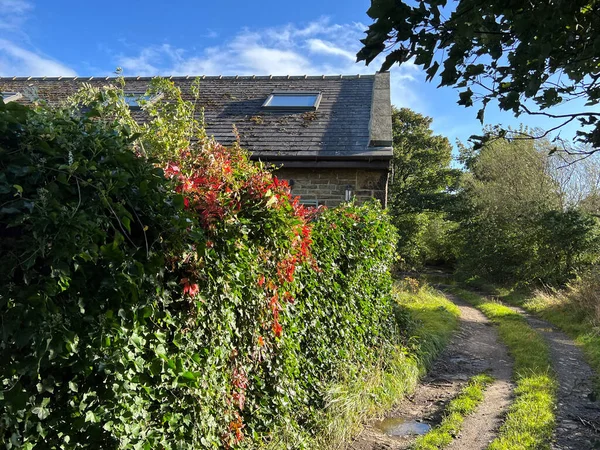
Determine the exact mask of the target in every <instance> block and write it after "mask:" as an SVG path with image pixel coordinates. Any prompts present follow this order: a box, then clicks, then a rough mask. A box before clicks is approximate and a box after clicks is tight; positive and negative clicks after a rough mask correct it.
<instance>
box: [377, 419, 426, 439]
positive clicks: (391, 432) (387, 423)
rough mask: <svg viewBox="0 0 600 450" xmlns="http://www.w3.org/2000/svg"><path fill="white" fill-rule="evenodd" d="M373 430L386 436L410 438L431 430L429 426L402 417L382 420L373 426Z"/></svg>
mask: <svg viewBox="0 0 600 450" xmlns="http://www.w3.org/2000/svg"><path fill="white" fill-rule="evenodd" d="M374 426H375V428H377V429H378V430H379V431H382V432H383V433H385V434H387V435H388V436H412V435H417V434H425V433H427V432H428V431H429V430H431V425H429V424H427V423H425V422H417V421H415V420H407V419H403V418H402V417H391V418H389V419H383V420H380V421H378V422H375V424H374Z"/></svg>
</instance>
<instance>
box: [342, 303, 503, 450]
mask: <svg viewBox="0 0 600 450" xmlns="http://www.w3.org/2000/svg"><path fill="white" fill-rule="evenodd" d="M446 296H447V297H448V298H449V299H451V300H452V301H453V302H454V303H456V305H457V306H458V307H459V308H460V312H461V316H460V329H459V331H458V333H457V334H456V335H455V336H454V338H453V339H452V341H451V342H450V344H449V345H448V347H447V348H446V350H445V351H444V352H443V353H442V355H441V356H440V358H439V359H438V360H437V361H436V362H435V363H434V365H433V367H432V368H431V370H430V372H429V375H427V376H426V377H425V378H424V379H423V381H422V382H421V384H419V386H418V387H417V389H416V390H415V392H414V393H413V395H411V396H409V397H407V398H406V399H404V400H403V401H402V402H401V403H400V404H399V405H398V406H397V407H396V408H395V409H393V410H392V411H390V412H389V413H388V414H387V415H386V417H402V418H405V419H407V420H418V421H421V420H423V421H426V422H428V423H430V424H432V425H437V424H438V423H439V422H440V420H441V417H442V414H443V411H444V408H445V406H446V404H447V403H448V402H449V401H450V400H451V399H452V398H453V397H454V396H455V395H456V394H457V393H458V391H459V390H460V389H461V388H462V387H463V386H464V385H465V383H466V381H467V380H468V378H469V377H471V376H473V375H476V374H478V373H481V372H484V371H487V372H488V373H489V374H490V375H492V376H493V377H494V378H495V379H496V381H495V382H494V383H493V384H492V385H490V386H489V387H488V389H487V390H486V393H485V397H484V400H483V402H482V403H481V404H480V406H479V408H478V409H477V411H475V413H473V414H472V415H470V416H468V417H467V418H466V419H465V421H464V423H463V427H462V431H461V432H460V434H459V435H458V436H457V438H456V439H455V440H454V442H453V443H452V445H451V446H450V447H449V448H451V449H453V450H483V449H485V448H486V447H487V445H488V444H489V442H490V441H491V440H493V438H494V437H495V435H496V431H497V429H498V428H499V426H500V424H501V421H502V418H503V416H504V414H505V412H506V410H507V408H508V405H509V403H510V400H511V395H512V383H511V376H512V361H511V360H510V357H509V356H508V352H507V350H506V347H505V346H504V345H503V344H502V343H501V342H500V341H499V338H498V335H497V332H496V330H495V328H493V327H492V326H491V324H490V322H489V320H488V319H487V318H486V317H485V316H484V315H483V314H482V313H481V312H479V311H478V310H477V309H475V308H473V307H472V306H470V305H468V304H466V303H465V302H463V301H461V300H460V299H458V298H456V297H454V296H451V295H450V294H446ZM414 440H415V437H414V436H412V437H405V438H396V437H390V436H387V435H385V434H384V433H383V432H381V431H379V430H378V429H377V428H375V427H374V426H373V424H369V425H367V426H366V427H365V429H364V430H363V432H362V433H361V434H360V435H359V436H358V437H357V439H356V440H355V441H354V442H353V443H352V444H351V445H350V446H349V449H351V450H384V449H385V450H401V449H406V448H408V447H410V445H411V444H412V443H414Z"/></svg>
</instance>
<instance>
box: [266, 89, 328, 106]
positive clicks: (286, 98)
mask: <svg viewBox="0 0 600 450" xmlns="http://www.w3.org/2000/svg"><path fill="white" fill-rule="evenodd" d="M320 102H321V93H320V92H301V91H275V92H273V93H272V94H271V95H269V97H268V98H267V100H266V101H265V102H264V103H263V108H265V109H276V110H292V111H316V109H317V108H318V107H319V103H320Z"/></svg>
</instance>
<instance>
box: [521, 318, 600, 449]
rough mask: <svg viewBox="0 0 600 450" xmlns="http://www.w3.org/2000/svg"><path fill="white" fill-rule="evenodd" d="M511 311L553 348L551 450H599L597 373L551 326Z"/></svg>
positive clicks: (577, 348)
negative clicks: (554, 384)
mask: <svg viewBox="0 0 600 450" xmlns="http://www.w3.org/2000/svg"><path fill="white" fill-rule="evenodd" d="M511 308H512V309H513V310H515V311H517V312H519V313H520V314H522V315H523V316H524V317H525V318H526V319H527V322H528V323H529V326H531V327H532V328H534V329H535V330H536V331H537V332H538V333H540V334H541V335H542V336H544V338H545V340H546V342H547V343H548V347H549V348H550V358H551V360H552V363H553V369H554V371H555V372H556V376H557V378H558V384H559V387H558V393H557V408H556V430H555V433H554V442H553V444H552V449H553V450H592V449H600V399H598V398H597V396H596V394H595V393H594V386H593V383H594V372H593V370H592V368H591V367H590V366H589V365H588V364H587V363H586V362H585V360H584V357H583V353H582V351H581V349H580V348H579V347H577V345H575V343H574V342H573V341H572V340H571V339H570V338H569V337H568V336H567V335H565V334H564V333H562V332H560V331H559V330H557V329H556V328H555V327H553V326H552V325H551V324H549V323H548V322H545V321H543V320H540V319H538V318H536V317H533V316H531V315H530V314H528V313H527V312H526V311H524V310H523V309H521V308H517V307H512V306H511Z"/></svg>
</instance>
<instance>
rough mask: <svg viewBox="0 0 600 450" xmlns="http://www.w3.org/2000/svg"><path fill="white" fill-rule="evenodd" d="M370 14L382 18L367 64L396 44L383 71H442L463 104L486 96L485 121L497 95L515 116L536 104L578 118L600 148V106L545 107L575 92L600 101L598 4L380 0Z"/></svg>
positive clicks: (587, 138)
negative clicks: (407, 66)
mask: <svg viewBox="0 0 600 450" xmlns="http://www.w3.org/2000/svg"><path fill="white" fill-rule="evenodd" d="M449 3H452V9H450V8H449ZM367 13H368V14H369V16H370V17H371V18H373V19H374V20H375V22H374V23H373V24H372V25H371V26H370V27H369V29H368V31H367V32H366V33H367V37H366V38H365V39H363V40H362V43H363V44H364V47H363V48H362V50H361V51H360V52H359V53H358V59H359V60H364V61H366V63H367V64H368V63H370V62H371V61H372V60H373V59H374V58H376V57H377V56H378V55H379V54H381V53H383V52H388V51H389V50H390V49H393V50H391V51H389V53H388V54H387V57H386V59H385V62H384V63H383V67H382V69H383V70H387V69H389V68H390V67H391V66H392V65H393V64H395V63H399V64H403V63H406V62H408V61H411V62H412V61H414V63H415V64H417V65H419V66H422V67H423V69H425V71H426V72H427V77H428V79H429V80H431V79H433V78H434V77H435V76H436V74H438V73H439V77H440V86H452V87H455V88H458V89H459V100H458V103H459V104H460V105H464V106H466V107H470V106H472V105H473V104H474V102H475V101H480V102H481V105H482V107H481V109H479V111H478V113H477V117H478V118H479V119H480V120H481V121H482V122H483V116H484V112H485V107H486V106H487V104H488V103H489V102H490V101H492V100H496V101H497V103H498V106H499V107H500V108H501V109H503V110H506V111H512V112H514V113H515V114H516V115H519V114H521V113H524V112H525V113H529V112H530V107H531V104H535V105H536V106H537V108H538V109H539V110H540V111H541V112H540V111H531V113H533V114H546V115H547V116H548V117H552V118H557V119H560V120H561V122H559V123H558V125H561V123H562V124H566V123H569V122H571V121H573V120H576V119H577V120H579V122H580V124H581V126H582V128H583V129H582V130H580V131H577V133H576V134H577V137H578V139H579V140H581V141H583V142H587V143H590V144H591V145H592V147H593V148H594V149H596V150H597V149H598V148H600V123H599V122H598V119H599V114H598V113H597V111H590V110H589V109H588V110H584V111H577V112H570V113H567V114H562V115H552V114H548V113H545V112H543V110H545V109H547V108H550V107H552V106H555V105H558V104H561V103H564V102H566V101H569V100H572V99H576V98H583V99H584V100H586V101H587V103H586V106H593V105H597V104H598V102H599V101H600V87H599V86H598V76H597V74H598V62H599V56H598V55H600V37H599V36H600V6H599V4H598V2H596V1H593V0H558V1H555V0H532V1H529V2H523V1H521V0H510V1H504V0H494V1H487V2H481V1H479V0H459V1H457V2H447V1H446V0H424V1H420V2H407V1H392V0H373V1H372V2H371V7H370V8H369V10H368V12H367ZM528 105H529V107H528ZM584 127H588V128H587V129H586V128H584ZM590 127H591V128H590Z"/></svg>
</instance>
